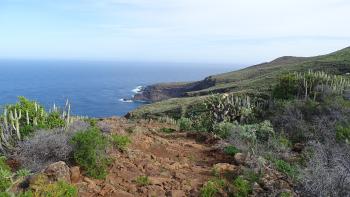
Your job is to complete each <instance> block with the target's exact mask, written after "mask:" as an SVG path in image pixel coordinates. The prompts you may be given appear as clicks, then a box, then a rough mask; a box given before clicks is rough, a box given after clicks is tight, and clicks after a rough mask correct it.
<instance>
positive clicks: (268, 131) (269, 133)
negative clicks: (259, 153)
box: [256, 120, 275, 142]
mask: <svg viewBox="0 0 350 197" xmlns="http://www.w3.org/2000/svg"><path fill="white" fill-rule="evenodd" d="M257 126H258V128H257V129H256V137H257V139H258V140H259V141H261V142H267V141H268V140H269V139H270V138H272V137H274V135H275V131H274V130H273V127H272V124H271V122H270V121H268V120H265V121H263V122H261V123H260V124H258V125H257Z"/></svg>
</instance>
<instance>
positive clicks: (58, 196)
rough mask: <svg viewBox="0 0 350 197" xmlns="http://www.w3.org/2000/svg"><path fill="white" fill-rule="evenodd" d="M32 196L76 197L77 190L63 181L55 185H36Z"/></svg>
mask: <svg viewBox="0 0 350 197" xmlns="http://www.w3.org/2000/svg"><path fill="white" fill-rule="evenodd" d="M29 196H31V195H29ZM32 196H47V197H77V196H78V190H77V188H76V187H75V186H73V185H70V184H68V183H67V182H65V181H58V182H56V183H51V184H40V185H38V187H37V188H36V190H35V191H33V192H32Z"/></svg>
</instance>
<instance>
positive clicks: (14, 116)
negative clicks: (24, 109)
mask: <svg viewBox="0 0 350 197" xmlns="http://www.w3.org/2000/svg"><path fill="white" fill-rule="evenodd" d="M21 117H22V113H21V110H19V113H17V109H16V108H15V110H14V111H13V112H12V111H10V119H11V125H12V127H13V129H14V130H15V131H16V134H17V138H18V140H21V133H20V130H19V120H20V119H21Z"/></svg>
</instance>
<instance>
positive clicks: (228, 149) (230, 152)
mask: <svg viewBox="0 0 350 197" xmlns="http://www.w3.org/2000/svg"><path fill="white" fill-rule="evenodd" d="M239 152H241V150H239V149H238V148H236V147H235V146H232V145H231V146H226V147H225V148H224V153H226V154H228V155H231V156H235V154H237V153H239Z"/></svg>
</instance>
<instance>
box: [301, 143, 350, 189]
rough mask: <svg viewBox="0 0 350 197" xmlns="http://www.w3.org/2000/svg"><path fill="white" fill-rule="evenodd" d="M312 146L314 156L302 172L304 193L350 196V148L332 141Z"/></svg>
mask: <svg viewBox="0 0 350 197" xmlns="http://www.w3.org/2000/svg"><path fill="white" fill-rule="evenodd" d="M310 146H311V148H312V150H313V154H312V155H311V156H310V158H309V159H308V161H307V165H306V168H305V169H304V170H302V171H301V172H302V176H301V183H302V186H303V191H302V192H303V193H307V194H310V196H350V171H349V169H350V147H349V146H348V145H345V146H344V144H337V143H334V142H330V140H329V141H327V142H326V143H324V144H322V143H319V142H312V143H311V144H310ZM320 180H322V181H320Z"/></svg>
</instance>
